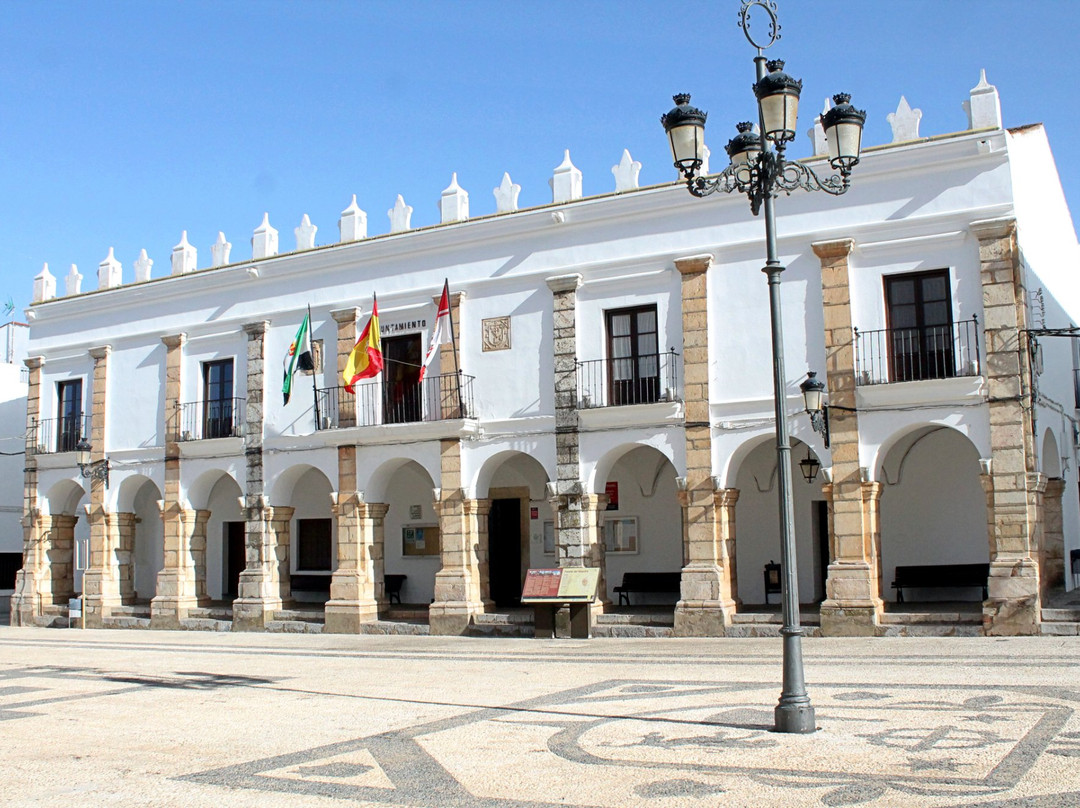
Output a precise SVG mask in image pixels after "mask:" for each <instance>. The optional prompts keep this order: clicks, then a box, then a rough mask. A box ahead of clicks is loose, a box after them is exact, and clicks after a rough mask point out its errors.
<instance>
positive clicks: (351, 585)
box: [323, 493, 389, 634]
mask: <svg viewBox="0 0 1080 808" xmlns="http://www.w3.org/2000/svg"><path fill="white" fill-rule="evenodd" d="M388 510H389V506H387V505H384V504H382V503H372V504H368V503H366V502H364V501H363V500H362V499H361V498H360V497H359V496H358V495H357V494H355V493H353V494H350V495H349V496H348V497H346V498H344V499H342V498H341V496H340V495H339V497H338V500H337V503H336V504H335V505H334V518H335V519H336V520H337V528H338V530H337V537H338V544H337V546H338V553H337V569H336V570H335V571H334V576H333V578H332V579H331V580H330V600H329V601H327V603H326V610H325V616H326V622H325V626H324V629H323V630H324V631H326V632H328V633H330V634H358V633H359V632H360V624H361V623H369V622H371V621H373V620H378V619H379V602H378V601H379V597H378V596H379V593H378V592H377V587H376V582H379V584H381V583H382V581H383V569H382V567H383V559H382V546H381V541H380V543H379V544H380V546H379V547H378V550H377V551H376V547H375V534H376V532H378V533H379V534H380V538H381V534H382V521H383V517H385V516H386V512H387V511H388ZM376 522H378V524H379V529H378V531H376V528H375V523H376ZM381 588H382V587H381V586H380V587H378V589H381Z"/></svg>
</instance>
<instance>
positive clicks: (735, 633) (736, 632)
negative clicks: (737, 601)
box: [724, 620, 821, 639]
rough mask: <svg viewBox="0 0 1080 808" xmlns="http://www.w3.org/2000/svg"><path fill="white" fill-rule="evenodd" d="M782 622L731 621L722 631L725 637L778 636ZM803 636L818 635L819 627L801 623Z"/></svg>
mask: <svg viewBox="0 0 1080 808" xmlns="http://www.w3.org/2000/svg"><path fill="white" fill-rule="evenodd" d="M782 625H783V624H782V622H781V621H780V620H777V621H776V622H775V623H741V624H740V623H733V624H732V625H730V626H728V628H727V630H726V631H725V632H724V636H725V637H736V638H740V639H748V638H756V637H779V636H780V627H781V626H782ZM803 636H804V637H820V636H821V628H820V627H818V626H812V625H805V624H804V625H803Z"/></svg>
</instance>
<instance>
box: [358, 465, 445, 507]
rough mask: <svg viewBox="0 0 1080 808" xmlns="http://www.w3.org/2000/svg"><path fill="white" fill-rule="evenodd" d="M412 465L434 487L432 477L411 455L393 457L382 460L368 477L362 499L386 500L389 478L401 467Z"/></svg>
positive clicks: (372, 500)
mask: <svg viewBox="0 0 1080 808" xmlns="http://www.w3.org/2000/svg"><path fill="white" fill-rule="evenodd" d="M412 466H415V467H416V468H417V469H419V470H421V471H422V472H423V473H424V474H425V475H427V478H428V479H429V480H432V483H431V487H432V488H435V482H434V477H433V476H432V474H431V472H429V471H428V470H427V469H426V468H424V466H423V465H422V464H421V463H420V462H419V461H417V460H415V459H413V458H411V457H395V458H392V459H390V460H386V461H384V462H383V463H382V464H381V465H379V466H378V468H376V469H375V470H374V471H373V472H372V473H371V476H370V477H368V479H367V484H366V485H365V486H364V499H365V500H367V501H368V502H387V501H388V499H387V497H388V492H389V490H390V480H391V479H392V478H393V477H394V475H395V474H397V473H398V472H399V471H401V469H403V468H406V467H412Z"/></svg>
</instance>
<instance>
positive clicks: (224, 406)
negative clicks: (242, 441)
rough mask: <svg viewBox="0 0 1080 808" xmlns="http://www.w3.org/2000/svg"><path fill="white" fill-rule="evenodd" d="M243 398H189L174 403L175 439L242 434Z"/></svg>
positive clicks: (231, 436) (201, 438) (209, 438)
mask: <svg viewBox="0 0 1080 808" xmlns="http://www.w3.org/2000/svg"><path fill="white" fill-rule="evenodd" d="M244 401H245V400H244V399H242V398H223V399H218V400H211V401H191V402H188V403H187V404H180V405H178V406H177V413H176V416H177V418H176V424H175V430H174V435H175V439H176V440H178V441H192V440H211V439H213V438H240V437H243V435H244V431H243V424H244Z"/></svg>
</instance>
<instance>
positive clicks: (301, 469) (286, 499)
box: [273, 463, 334, 505]
mask: <svg viewBox="0 0 1080 808" xmlns="http://www.w3.org/2000/svg"><path fill="white" fill-rule="evenodd" d="M311 472H314V473H315V474H316V475H318V477H321V478H322V479H323V480H325V481H326V484H327V486H329V490H331V491H333V490H334V484H333V483H332V482H331V481H330V479H329V478H328V477H327V476H326V474H325V472H323V470H322V469H320V468H319V467H318V466H313V465H311V464H310V463H297V464H296V465H293V466H289V467H288V468H287V469H285V470H284V471H282V472H281V473H280V474H278V475H277V476H276V477H275V478H274V484H273V503H274V504H275V505H289V504H290V503H291V502H292V500H293V499H294V497H295V495H296V492H297V490H298V489H299V488H300V487H301V482H303V481H304V480H305V478H306V477H307V475H308V474H310V473H311Z"/></svg>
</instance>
